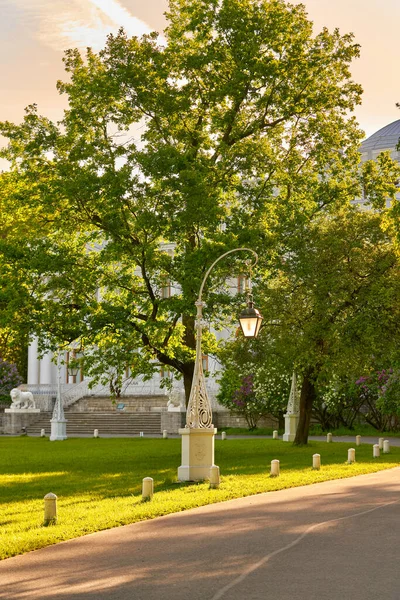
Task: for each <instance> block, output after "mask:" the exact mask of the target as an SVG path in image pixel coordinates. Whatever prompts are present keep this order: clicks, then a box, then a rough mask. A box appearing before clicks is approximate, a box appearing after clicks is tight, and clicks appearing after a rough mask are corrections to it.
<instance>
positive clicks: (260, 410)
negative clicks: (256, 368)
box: [224, 374, 269, 430]
mask: <svg viewBox="0 0 400 600" xmlns="http://www.w3.org/2000/svg"><path fill="white" fill-rule="evenodd" d="M224 404H225V406H227V407H228V408H229V409H230V410H231V411H232V412H234V413H236V414H239V415H241V416H243V417H244V418H245V419H246V423H247V425H248V426H249V429H250V430H253V429H256V428H257V423H258V421H259V420H260V419H261V417H264V416H267V415H268V414H269V410H268V408H267V407H266V405H265V401H264V400H260V398H259V397H258V396H257V395H256V393H255V390H254V375H253V374H250V375H246V376H245V377H243V378H242V381H241V385H240V387H239V388H237V389H236V390H234V392H233V394H232V396H231V401H230V402H225V403H224Z"/></svg>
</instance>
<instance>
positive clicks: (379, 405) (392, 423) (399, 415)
mask: <svg viewBox="0 0 400 600" xmlns="http://www.w3.org/2000/svg"><path fill="white" fill-rule="evenodd" d="M399 375H400V373H399V369H398V368H395V369H393V368H389V369H379V370H376V371H373V372H371V373H370V374H369V375H368V376H362V377H360V378H359V379H358V380H357V381H356V387H357V388H358V389H357V393H358V396H359V398H360V399H361V400H362V403H363V408H364V412H365V420H366V421H367V423H369V424H370V425H372V426H373V427H375V428H376V429H379V430H380V431H398V430H399V429H400V383H399Z"/></svg>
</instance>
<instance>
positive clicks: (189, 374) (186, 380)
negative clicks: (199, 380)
mask: <svg viewBox="0 0 400 600" xmlns="http://www.w3.org/2000/svg"><path fill="white" fill-rule="evenodd" d="M182 373H183V386H184V388H185V401H186V406H187V405H188V403H189V396H190V390H191V389H192V381H193V373H194V363H193V362H190V363H185V364H184V365H183V370H182Z"/></svg>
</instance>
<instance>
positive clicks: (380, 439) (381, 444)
mask: <svg viewBox="0 0 400 600" xmlns="http://www.w3.org/2000/svg"><path fill="white" fill-rule="evenodd" d="M379 450H383V438H379Z"/></svg>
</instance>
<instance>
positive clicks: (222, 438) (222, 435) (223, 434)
mask: <svg viewBox="0 0 400 600" xmlns="http://www.w3.org/2000/svg"><path fill="white" fill-rule="evenodd" d="M221 440H226V431H222V433H221Z"/></svg>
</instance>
